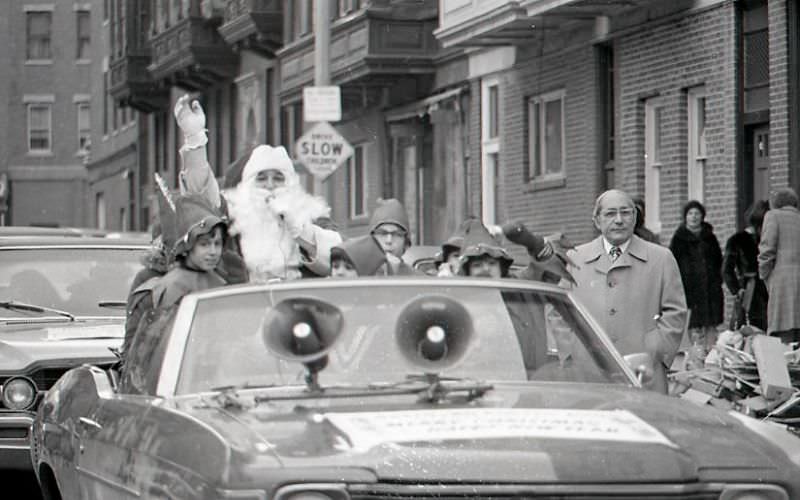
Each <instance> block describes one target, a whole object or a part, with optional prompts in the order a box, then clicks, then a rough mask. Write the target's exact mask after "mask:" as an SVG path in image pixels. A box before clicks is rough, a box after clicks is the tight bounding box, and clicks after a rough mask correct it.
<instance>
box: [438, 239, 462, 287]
mask: <svg viewBox="0 0 800 500" xmlns="http://www.w3.org/2000/svg"><path fill="white" fill-rule="evenodd" d="M462 246H464V236H463V235H461V234H454V235H453V236H451V237H449V238H447V241H445V242H444V243H442V248H441V250H439V251H438V252H436V257H435V259H436V269H437V270H436V276H439V277H440V278H445V277H448V276H455V275H456V274H458V268H459V258H460V257H461V247H462Z"/></svg>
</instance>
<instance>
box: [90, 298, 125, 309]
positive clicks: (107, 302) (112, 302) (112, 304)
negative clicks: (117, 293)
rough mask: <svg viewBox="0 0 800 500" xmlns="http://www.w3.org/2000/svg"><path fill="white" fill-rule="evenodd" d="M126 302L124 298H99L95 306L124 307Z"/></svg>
mask: <svg viewBox="0 0 800 500" xmlns="http://www.w3.org/2000/svg"><path fill="white" fill-rule="evenodd" d="M127 306H128V303H127V302H125V301H124V300H101V301H100V302H98V303H97V307H108V308H111V309H124V308H125V307H127Z"/></svg>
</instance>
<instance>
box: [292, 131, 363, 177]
mask: <svg viewBox="0 0 800 500" xmlns="http://www.w3.org/2000/svg"><path fill="white" fill-rule="evenodd" d="M295 154H296V155H297V159H298V160H300V162H301V163H302V164H303V165H304V166H305V167H306V169H307V170H308V171H309V172H311V174H312V175H313V176H314V177H316V178H318V179H320V180H321V179H324V178H326V177H328V176H329V175H331V174H332V173H333V172H334V171H335V170H336V169H337V168H339V166H340V165H341V164H342V163H344V162H345V161H347V159H348V158H350V156H352V154H353V146H351V145H350V143H348V142H347V140H346V139H345V138H344V137H342V135H341V134H339V132H337V131H336V129H335V128H333V127H332V126H331V124H330V123H328V122H319V123H317V124H316V125H314V126H313V127H311V129H310V130H309V131H308V132H306V133H305V134H303V136H302V137H300V139H298V140H297V143H296V144H295Z"/></svg>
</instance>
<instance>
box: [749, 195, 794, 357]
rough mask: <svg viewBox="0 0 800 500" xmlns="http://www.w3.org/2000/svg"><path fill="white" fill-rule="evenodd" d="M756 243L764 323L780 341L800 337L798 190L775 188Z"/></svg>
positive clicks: (792, 340) (788, 340)
mask: <svg viewBox="0 0 800 500" xmlns="http://www.w3.org/2000/svg"><path fill="white" fill-rule="evenodd" d="M769 204H770V211H769V212H767V215H766V216H765V217H764V228H763V229H762V231H761V243H760V244H759V246H758V250H759V254H758V273H759V275H760V276H761V278H762V279H763V280H764V281H766V282H767V289H768V290H769V302H768V304H767V325H768V327H769V330H767V331H768V332H769V334H770V335H776V336H779V337H781V340H782V341H783V342H796V341H798V340H800V211H798V200H797V193H795V191H794V190H793V189H791V188H782V189H778V190H776V191H775V192H774V193H773V194H772V196H770V200H769Z"/></svg>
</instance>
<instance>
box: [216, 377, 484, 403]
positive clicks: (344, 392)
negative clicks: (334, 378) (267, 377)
mask: <svg viewBox="0 0 800 500" xmlns="http://www.w3.org/2000/svg"><path fill="white" fill-rule="evenodd" d="M267 387H269V386H267ZM221 389H222V390H225V389H232V388H229V387H223V388H221ZM237 389H238V388H237ZM492 389H494V386H492V385H491V384H487V383H484V382H479V381H476V380H470V379H463V378H449V377H439V376H438V375H432V374H425V375H408V377H407V378H406V380H403V381H400V382H392V383H387V384H369V385H366V386H360V385H359V386H350V385H344V386H342V385H335V386H323V387H320V388H319V389H318V390H309V389H308V388H303V390H300V391H298V392H297V393H293V394H279V395H273V396H256V397H255V398H253V400H254V401H255V403H256V404H258V403H263V402H268V401H286V400H300V399H317V398H328V399H336V398H354V397H369V396H400V395H418V396H419V397H418V401H419V402H428V403H436V402H439V401H442V400H444V399H445V398H447V397H448V396H450V395H451V394H454V393H463V394H465V398H466V400H467V401H472V400H474V399H477V398H480V397H483V395H484V394H486V393H487V392H488V391H490V390H492Z"/></svg>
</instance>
